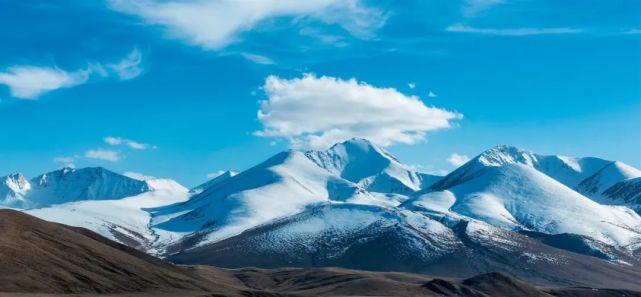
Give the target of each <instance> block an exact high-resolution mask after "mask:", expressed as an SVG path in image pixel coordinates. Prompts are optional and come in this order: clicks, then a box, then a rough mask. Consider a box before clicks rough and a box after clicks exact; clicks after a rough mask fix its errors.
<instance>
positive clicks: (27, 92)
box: [0, 66, 91, 99]
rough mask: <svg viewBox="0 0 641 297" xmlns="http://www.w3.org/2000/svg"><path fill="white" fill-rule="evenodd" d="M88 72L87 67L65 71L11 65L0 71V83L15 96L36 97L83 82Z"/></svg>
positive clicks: (85, 80) (22, 97) (86, 78)
mask: <svg viewBox="0 0 641 297" xmlns="http://www.w3.org/2000/svg"><path fill="white" fill-rule="evenodd" d="M90 74H91V71H90V70H89V69H85V70H76V71H65V70H62V69H59V68H57V67H38V66H12V67H9V68H7V69H6V70H5V71H4V72H0V84H4V85H6V86H7V87H9V91H10V92H11V96H13V97H15V98H20V99H36V98H37V97H38V96H40V95H42V94H44V93H47V92H50V91H53V90H58V89H63V88H70V87H73V86H77V85H81V84H84V83H85V82H87V80H88V79H89V75H90Z"/></svg>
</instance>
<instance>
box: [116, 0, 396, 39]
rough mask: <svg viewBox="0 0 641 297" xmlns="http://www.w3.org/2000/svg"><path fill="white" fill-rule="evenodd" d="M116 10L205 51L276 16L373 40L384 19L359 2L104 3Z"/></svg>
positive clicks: (143, 0) (226, 0)
mask: <svg viewBox="0 0 641 297" xmlns="http://www.w3.org/2000/svg"><path fill="white" fill-rule="evenodd" d="M108 1H109V4H110V6H111V8H113V9H114V10H116V11H119V12H123V13H127V14H131V15H136V16H138V17H140V18H141V19H142V20H143V21H144V22H146V23H148V24H151V25H158V26H161V27H163V28H165V29H166V31H167V32H168V34H169V35H170V36H171V37H173V38H177V39H180V40H183V41H185V42H187V43H189V44H192V45H197V46H200V47H202V48H204V49H208V50H219V49H222V48H224V47H226V46H227V45H229V44H231V43H234V42H237V41H238V40H239V39H240V37H239V35H240V34H241V33H243V32H248V31H251V30H252V29H253V28H254V27H255V26H257V24H259V23H260V22H262V21H264V20H267V19H272V18H276V17H291V18H293V19H295V20H297V21H301V20H304V19H315V20H320V21H322V22H325V23H330V24H338V25H340V26H341V27H343V28H344V29H345V30H346V31H348V32H350V33H351V34H352V35H354V36H358V37H361V38H368V37H371V35H372V32H373V31H374V30H376V29H377V28H379V27H380V26H382V25H383V24H384V23H385V20H386V15H385V14H384V13H383V12H381V11H380V10H378V9H375V8H372V7H369V6H367V5H365V4H364V3H363V1H361V0H313V1H300V0H262V1H255V0H187V1H177V0H173V1H161V0H108Z"/></svg>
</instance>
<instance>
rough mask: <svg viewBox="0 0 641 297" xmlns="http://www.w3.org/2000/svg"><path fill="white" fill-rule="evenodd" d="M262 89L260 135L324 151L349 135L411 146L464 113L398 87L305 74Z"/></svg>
mask: <svg viewBox="0 0 641 297" xmlns="http://www.w3.org/2000/svg"><path fill="white" fill-rule="evenodd" d="M263 90H264V91H265V94H266V95H267V100H264V101H262V102H261V106H260V110H259V111H258V120H259V121H260V122H261V123H262V124H263V130H261V131H258V132H256V135H258V136H263V137H273V138H280V139H287V140H288V141H290V143H291V144H292V146H294V147H297V148H313V149H323V148H327V147H328V146H330V145H332V144H334V143H337V142H340V141H343V140H345V139H348V138H351V137H361V138H367V139H370V140H372V141H374V142H375V143H377V144H379V145H383V146H388V145H391V144H394V143H406V144H413V143H416V142H418V141H422V140H424V139H425V134H426V133H427V132H429V131H434V130H439V129H446V128H449V127H451V125H452V123H451V121H452V120H455V119H459V118H461V117H462V115H461V114H459V113H456V112H452V111H448V110H445V109H441V108H437V107H430V106H427V105H425V103H423V102H422V101H421V100H420V98H418V97H416V96H408V95H404V94H402V93H400V92H399V91H397V90H396V89H394V88H378V87H375V86H372V85H369V84H367V83H364V82H359V81H357V80H356V79H350V80H342V79H339V78H334V77H327V76H321V77H318V76H315V75H313V74H305V75H304V76H303V77H300V78H294V79H283V78H280V77H278V76H269V77H268V78H267V79H266V81H265V85H264V86H263Z"/></svg>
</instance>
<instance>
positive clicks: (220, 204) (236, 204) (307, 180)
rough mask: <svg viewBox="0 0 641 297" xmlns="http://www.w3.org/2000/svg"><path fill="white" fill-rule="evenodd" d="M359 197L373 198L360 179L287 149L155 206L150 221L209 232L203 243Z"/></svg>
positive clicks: (170, 229) (172, 228)
mask: <svg viewBox="0 0 641 297" xmlns="http://www.w3.org/2000/svg"><path fill="white" fill-rule="evenodd" d="M359 196H367V197H359ZM356 197H359V198H358V199H360V200H361V201H367V200H370V201H372V203H375V201H374V200H375V198H374V197H372V196H371V195H368V193H366V192H365V191H363V189H361V188H360V187H358V186H357V185H355V184H353V183H351V182H349V181H346V180H343V179H341V178H338V177H336V176H334V175H332V174H330V173H329V172H328V171H326V170H324V169H322V168H320V167H318V166H316V164H314V163H313V162H312V161H311V160H310V159H308V158H307V157H306V156H305V155H304V154H303V153H300V152H297V151H288V152H283V153H280V154H277V155H275V156H274V157H272V158H270V159H269V160H267V161H265V162H263V163H262V164H260V165H258V166H256V167H254V168H251V169H249V170H247V171H244V172H242V173H240V174H238V175H236V176H234V177H231V178H228V179H226V180H224V181H221V182H219V183H216V184H214V185H212V186H211V187H208V188H206V189H204V190H203V192H202V193H200V194H196V195H194V196H192V197H191V198H190V199H189V201H186V202H184V203H181V204H177V205H171V206H167V207H160V208H158V209H155V210H152V212H153V215H154V219H153V221H152V222H153V226H154V227H155V228H157V229H160V230H166V231H168V232H175V233H178V234H183V235H189V234H192V233H194V232H199V235H202V234H207V235H206V236H204V238H202V242H201V243H205V242H214V241H218V240H222V239H225V238H228V237H230V236H233V235H237V234H239V233H240V232H242V231H244V230H246V229H248V228H251V227H254V226H257V225H259V224H263V223H266V222H269V221H270V220H273V219H277V218H280V217H284V216H288V215H293V214H296V213H299V212H301V211H303V210H304V209H305V207H307V206H308V205H310V204H315V203H321V202H327V201H332V200H334V201H349V200H350V199H355V198H356Z"/></svg>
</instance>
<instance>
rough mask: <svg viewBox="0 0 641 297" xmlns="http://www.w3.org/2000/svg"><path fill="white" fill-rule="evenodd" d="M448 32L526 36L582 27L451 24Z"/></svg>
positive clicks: (572, 30) (568, 31)
mask: <svg viewBox="0 0 641 297" xmlns="http://www.w3.org/2000/svg"><path fill="white" fill-rule="evenodd" d="M445 30H446V31H449V32H458V33H474V34H484V35H502V36H526V35H546V34H576V33H581V32H583V30H582V29H574V28H565V27H561V28H509V29H494V28H474V27H470V26H464V25H453V26H449V27H447V28H446V29H445Z"/></svg>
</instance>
